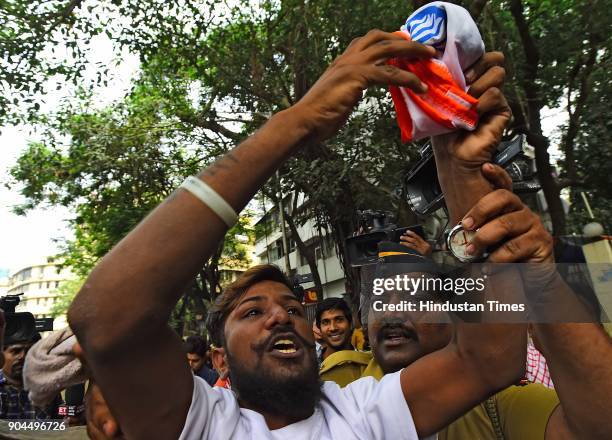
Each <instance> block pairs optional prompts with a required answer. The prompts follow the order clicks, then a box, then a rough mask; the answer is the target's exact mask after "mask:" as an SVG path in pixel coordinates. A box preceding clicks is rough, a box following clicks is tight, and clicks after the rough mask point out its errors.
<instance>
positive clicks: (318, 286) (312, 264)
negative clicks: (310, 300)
mask: <svg viewBox="0 0 612 440" xmlns="http://www.w3.org/2000/svg"><path fill="white" fill-rule="evenodd" d="M285 220H287V225H289V230H291V237H292V238H293V239H294V240H295V245H296V246H297V248H298V250H299V251H300V255H303V256H304V258H306V262H307V263H308V267H309V268H310V273H311V274H312V281H313V283H314V285H315V290H316V291H317V298H321V299H322V298H323V283H322V282H321V276H320V275H319V268H318V267H317V260H316V258H315V257H316V256H315V255H314V252H312V250H311V249H308V246H306V245H305V244H304V241H303V240H302V237H300V234H299V232H298V229H297V227H296V225H295V220H294V218H293V215H291V214H288V213H287V212H286V211H285Z"/></svg>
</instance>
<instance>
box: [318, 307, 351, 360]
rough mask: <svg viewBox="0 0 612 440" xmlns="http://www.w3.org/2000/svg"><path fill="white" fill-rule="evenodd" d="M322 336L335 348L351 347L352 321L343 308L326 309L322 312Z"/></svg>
mask: <svg viewBox="0 0 612 440" xmlns="http://www.w3.org/2000/svg"><path fill="white" fill-rule="evenodd" d="M321 337H322V338H323V341H325V343H326V344H327V346H328V347H331V348H333V349H335V350H344V349H347V348H349V347H350V343H351V323H350V322H349V321H348V319H347V318H346V316H345V315H344V312H343V311H342V310H333V309H332V310H326V311H324V312H323V313H322V314H321Z"/></svg>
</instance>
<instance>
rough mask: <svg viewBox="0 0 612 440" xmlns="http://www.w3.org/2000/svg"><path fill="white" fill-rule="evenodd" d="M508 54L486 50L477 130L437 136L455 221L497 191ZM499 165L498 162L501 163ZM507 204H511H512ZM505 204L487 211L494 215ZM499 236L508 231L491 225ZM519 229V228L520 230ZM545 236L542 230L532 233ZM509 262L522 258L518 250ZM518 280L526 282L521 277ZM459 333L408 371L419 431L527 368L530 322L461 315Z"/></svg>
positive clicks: (506, 115) (502, 282)
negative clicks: (479, 320) (481, 320)
mask: <svg viewBox="0 0 612 440" xmlns="http://www.w3.org/2000/svg"><path fill="white" fill-rule="evenodd" d="M501 63H503V56H502V55H501V54H499V53H490V54H487V55H486V56H485V57H484V58H483V59H482V60H481V61H480V62H479V63H478V65H477V66H475V70H476V74H475V76H476V77H479V79H478V80H477V81H476V82H475V83H473V84H472V87H471V90H470V93H472V94H473V95H474V96H477V97H479V104H478V108H477V110H478V112H479V114H480V122H479V125H478V127H477V129H476V130H475V131H474V132H469V133H468V132H464V131H460V132H456V133H451V134H448V135H443V136H437V137H435V138H433V139H432V143H433V147H434V154H435V158H436V165H437V168H438V177H439V181H440V185H441V188H442V191H443V193H444V196H445V200H446V204H447V207H448V210H449V216H450V221H451V223H452V224H456V223H457V222H459V221H460V220H461V219H462V218H463V217H464V215H465V214H466V213H467V211H468V210H469V209H470V208H471V207H472V206H474V205H476V204H477V203H478V202H479V201H480V200H481V199H482V198H483V197H484V196H486V195H487V194H489V193H490V192H491V191H493V185H492V184H491V182H490V179H487V176H486V175H484V174H483V172H484V173H485V174H486V172H494V171H495V170H494V168H495V167H489V166H487V165H486V163H487V162H489V161H490V160H491V157H492V154H493V151H494V149H495V148H496V146H497V145H498V144H499V142H500V140H501V135H502V132H503V130H504V128H505V127H506V124H507V123H508V121H509V119H510V110H509V108H508V106H507V103H506V100H505V98H504V96H503V95H502V94H501V92H500V91H499V89H498V87H501V85H502V84H503V81H504V76H505V71H504V69H503V68H502V67H500V66H499V64H501ZM497 172H499V170H497ZM508 210H509V211H511V210H513V208H512V206H508ZM498 215H499V212H495V213H492V214H491V215H490V216H488V217H487V220H486V221H488V222H493V221H494V219H495V218H496V217H497V216H498ZM493 229H494V231H496V232H497V234H496V235H495V234H493V235H494V236H495V237H496V238H497V240H498V241H499V240H501V239H502V238H503V236H502V235H501V232H502V231H500V230H499V228H496V227H495V224H494V225H493ZM513 233H516V234H518V235H521V234H522V232H521V231H514V232H513ZM532 238H534V239H535V240H540V241H541V240H543V239H544V238H543V237H540V236H536V237H532ZM503 261H505V262H513V261H518V260H516V259H514V258H509V259H507V260H503ZM517 279H518V280H519V281H520V278H519V274H518V273H514V274H512V273H502V274H499V275H496V276H495V278H493V279H490V280H489V284H494V287H495V288H494V289H491V290H492V291H493V292H492V293H489V292H487V299H496V297H495V296H491V295H492V294H494V293H495V292H505V291H513V292H514V293H515V294H516V295H519V296H520V295H522V291H521V289H520V288H518V289H517ZM518 285H519V286H520V282H519V283H518ZM454 330H455V332H454V338H453V341H452V342H451V343H450V344H449V345H448V346H447V347H446V348H444V349H443V350H439V351H436V352H434V353H431V354H429V355H427V356H425V357H423V358H421V359H419V360H418V361H416V362H414V363H413V364H411V365H410V366H408V367H406V368H405V369H404V370H403V371H402V376H401V383H402V389H403V391H404V395H405V396H406V400H407V402H408V406H409V407H410V409H411V412H412V416H413V419H414V422H415V425H416V427H417V431H418V432H419V435H420V436H427V435H431V434H433V433H435V432H437V431H439V430H440V429H441V428H443V427H445V426H447V425H448V424H449V423H451V422H452V421H453V420H454V419H456V418H457V417H459V416H461V415H462V414H464V413H465V412H467V411H468V410H469V409H471V408H472V407H473V406H475V405H476V404H478V403H479V402H481V401H482V400H484V399H485V398H487V397H488V396H489V395H491V394H492V393H494V392H496V391H498V390H500V389H502V388H505V387H507V386H508V385H510V384H512V383H513V382H516V381H517V380H518V379H519V378H520V377H521V376H522V373H523V371H524V367H525V347H526V333H527V331H526V327H525V326H524V325H516V324H510V325H508V324H467V323H463V322H457V323H456V325H455V326H454Z"/></svg>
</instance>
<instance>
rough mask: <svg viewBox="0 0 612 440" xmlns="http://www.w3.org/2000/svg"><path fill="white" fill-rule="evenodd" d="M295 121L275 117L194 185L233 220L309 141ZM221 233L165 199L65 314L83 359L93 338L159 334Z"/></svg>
mask: <svg viewBox="0 0 612 440" xmlns="http://www.w3.org/2000/svg"><path fill="white" fill-rule="evenodd" d="M300 118H301V117H300V113H299V110H296V109H290V110H288V111H285V112H281V113H279V114H277V115H275V116H274V117H273V118H272V119H271V120H270V121H269V122H268V123H267V124H266V125H264V126H263V127H262V128H261V129H260V130H259V131H258V132H257V133H255V134H254V135H253V136H252V137H250V138H249V139H247V140H245V141H244V142H243V143H242V144H240V145H239V146H238V147H236V148H235V149H234V150H232V151H231V152H229V153H227V154H226V155H225V156H224V157H223V158H221V159H220V160H218V161H217V162H216V163H215V164H214V165H212V166H210V167H208V168H207V169H205V170H204V171H202V173H200V178H201V179H202V180H204V181H205V182H206V183H207V184H208V185H209V186H210V187H212V188H213V189H214V190H215V191H216V192H217V193H218V194H219V195H220V196H221V197H223V198H224V199H225V200H226V201H227V202H228V203H229V204H230V205H231V206H232V207H233V208H234V210H235V211H236V212H239V211H240V210H241V209H242V208H243V207H244V206H245V205H246V203H248V201H249V200H250V199H251V198H252V196H253V195H254V194H255V192H256V191H257V190H258V189H259V188H260V187H261V186H262V185H263V184H264V182H265V181H266V179H267V178H268V177H270V175H271V174H272V173H273V172H274V171H275V170H276V169H277V167H278V166H279V165H280V164H281V163H282V162H283V161H284V160H285V159H286V158H287V157H289V156H290V155H291V153H293V152H294V151H295V150H296V148H297V146H298V145H299V144H300V142H301V141H302V140H303V139H304V138H305V136H306V135H307V132H306V130H305V129H303V128H302V127H303V124H302V121H301V119H300ZM226 230H227V226H226V225H225V224H224V223H223V221H222V220H221V219H220V218H219V217H218V216H217V215H216V214H215V213H214V212H213V211H211V210H210V209H209V208H208V207H207V206H206V205H205V204H204V203H202V202H201V201H200V200H198V199H197V198H195V197H194V196H193V195H192V194H191V193H189V192H187V191H185V190H177V191H176V192H175V193H174V194H172V195H171V196H170V197H169V198H168V199H166V200H165V201H164V202H163V203H162V204H161V205H160V206H158V207H157V208H156V209H155V210H154V211H153V212H152V213H150V214H149V215H148V217H147V218H146V219H145V220H144V221H142V222H141V223H140V224H139V225H138V226H137V227H136V228H135V229H134V230H133V231H132V232H130V233H129V234H128V235H127V236H126V237H125V238H124V239H123V240H122V241H121V242H120V243H119V244H118V245H117V246H116V247H115V248H114V249H113V250H112V251H111V252H109V254H108V255H107V256H105V257H104V259H103V260H102V261H101V262H100V263H99V264H98V266H97V267H96V268H95V269H94V271H93V272H92V273H91V275H90V276H89V278H88V280H87V282H86V283H85V285H84V287H83V289H82V290H81V292H80V293H79V294H78V296H77V297H76V299H75V301H74V303H73V305H72V306H71V308H70V311H69V320H70V322H71V325H72V326H73V328H74V330H75V333H77V336H78V337H79V340H80V341H81V342H82V344H83V345H84V348H85V351H87V348H88V343H89V342H91V340H92V338H93V339H94V340H95V339H97V338H100V339H102V340H104V341H108V340H109V339H110V340H120V339H121V334H122V333H123V332H124V331H127V330H129V331H130V332H131V333H130V334H132V335H134V336H135V334H134V332H136V333H138V334H143V335H146V334H147V333H149V332H150V331H151V328H152V327H154V326H160V325H164V326H165V323H166V322H167V318H168V316H169V314H170V312H171V310H172V308H173V307H174V304H175V303H176V301H177V300H178V299H179V297H180V296H181V294H182V290H183V288H184V286H186V285H187V283H188V282H189V281H190V280H191V279H192V277H193V276H194V275H195V274H196V273H197V271H198V270H199V269H200V268H201V267H202V265H203V264H204V263H205V261H206V260H207V259H208V258H209V257H210V256H211V255H212V253H213V252H214V250H215V249H216V248H217V246H218V244H219V242H220V240H221V239H222V238H223V235H224V234H225V232H226ZM126 310H129V313H126V312H125V311H126ZM98 342H100V340H98Z"/></svg>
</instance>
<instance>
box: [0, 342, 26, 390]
mask: <svg viewBox="0 0 612 440" xmlns="http://www.w3.org/2000/svg"><path fill="white" fill-rule="evenodd" d="M31 345H32V344H29V343H25V344H12V345H8V346H7V347H6V348H5V349H4V366H3V367H2V372H3V373H4V375H5V376H6V378H7V379H8V380H9V382H11V383H13V384H21V383H22V382H23V363H24V361H25V356H26V354H27V352H28V350H29V349H30V347H31Z"/></svg>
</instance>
